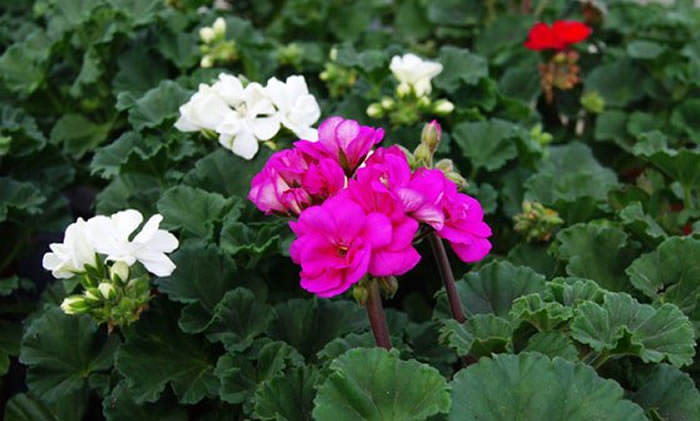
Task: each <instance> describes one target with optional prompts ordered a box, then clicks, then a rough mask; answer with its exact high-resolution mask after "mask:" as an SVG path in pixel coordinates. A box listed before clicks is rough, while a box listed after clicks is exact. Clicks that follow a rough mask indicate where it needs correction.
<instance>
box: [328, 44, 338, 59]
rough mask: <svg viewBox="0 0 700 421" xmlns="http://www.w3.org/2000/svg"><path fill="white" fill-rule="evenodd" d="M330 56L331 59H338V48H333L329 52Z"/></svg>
mask: <svg viewBox="0 0 700 421" xmlns="http://www.w3.org/2000/svg"><path fill="white" fill-rule="evenodd" d="M328 57H329V58H330V59H331V61H336V60H338V49H337V48H335V47H333V48H331V51H330V52H329V53H328Z"/></svg>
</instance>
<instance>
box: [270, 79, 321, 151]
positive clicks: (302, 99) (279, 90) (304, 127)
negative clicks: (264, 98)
mask: <svg viewBox="0 0 700 421" xmlns="http://www.w3.org/2000/svg"><path fill="white" fill-rule="evenodd" d="M265 92H266V93H267V95H268V96H269V97H270V99H271V100H272V102H273V103H274V104H275V105H276V106H277V108H278V110H279V116H280V121H281V122H282V124H283V125H284V126H285V127H286V128H288V129H289V130H291V131H292V132H294V134H295V135H297V136H299V138H301V139H306V140H311V141H316V140H318V131H317V130H316V129H314V128H313V127H311V126H312V125H313V124H314V123H316V122H317V121H318V119H319V118H320V117H321V108H320V107H319V106H318V103H317V102H316V98H314V96H313V95H311V94H309V88H308V87H307V86H306V80H305V79H304V76H289V77H288V78H287V80H286V83H283V82H282V81H280V80H278V79H277V78H274V77H273V78H271V79H270V80H268V81H267V86H266V87H265Z"/></svg>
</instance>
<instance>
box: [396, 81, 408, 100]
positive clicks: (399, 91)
mask: <svg viewBox="0 0 700 421" xmlns="http://www.w3.org/2000/svg"><path fill="white" fill-rule="evenodd" d="M410 93H411V87H410V86H409V85H408V83H399V86H397V87H396V95H397V96H398V97H399V98H403V97H405V96H407V95H408V94H410Z"/></svg>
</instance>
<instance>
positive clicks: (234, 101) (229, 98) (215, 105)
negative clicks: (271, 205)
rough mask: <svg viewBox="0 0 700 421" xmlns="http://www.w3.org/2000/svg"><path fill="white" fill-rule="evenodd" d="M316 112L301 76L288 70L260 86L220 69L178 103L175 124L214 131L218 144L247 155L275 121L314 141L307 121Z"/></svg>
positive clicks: (272, 129)
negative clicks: (283, 76)
mask: <svg viewBox="0 0 700 421" xmlns="http://www.w3.org/2000/svg"><path fill="white" fill-rule="evenodd" d="M319 117H321V109H320V108H319V106H318V103H317V102H316V98H314V96H313V95H311V94H310V93H309V89H308V87H307V85H306V80H305V79H304V77H303V76H289V77H288V78H287V80H286V81H285V82H282V81H280V80H278V79H276V78H274V77H273V78H271V79H270V80H268V81H267V85H266V86H265V87H263V86H262V85H260V84H259V83H256V82H251V83H248V85H247V86H245V87H243V83H242V82H241V80H240V79H239V78H237V77H235V76H232V75H228V74H225V73H221V74H219V78H218V80H217V81H216V82H215V83H214V84H213V85H211V86H210V85H207V84H204V83H202V84H200V85H199V90H198V91H197V93H195V94H194V95H193V96H192V97H191V98H190V99H189V101H188V102H187V103H185V104H184V105H182V106H181V107H180V118H179V119H178V120H177V122H176V123H175V127H176V128H177V129H178V130H180V131H183V132H194V131H200V130H206V131H213V132H216V133H217V134H218V136H219V143H221V145H223V146H224V147H225V148H227V149H230V150H231V151H232V152H233V153H235V154H236V155H238V156H241V157H242V158H244V159H252V158H253V157H254V156H255V154H256V153H257V152H258V149H259V146H258V142H259V141H266V140H270V139H271V138H272V137H274V136H275V135H276V134H277V132H278V131H279V129H280V125H283V126H284V127H286V128H288V129H289V130H291V131H292V132H294V134H295V135H297V136H298V137H299V138H301V139H306V140H311V141H316V140H317V139H318V133H317V131H316V129H314V128H313V127H312V125H313V124H314V123H316V121H318V119H319Z"/></svg>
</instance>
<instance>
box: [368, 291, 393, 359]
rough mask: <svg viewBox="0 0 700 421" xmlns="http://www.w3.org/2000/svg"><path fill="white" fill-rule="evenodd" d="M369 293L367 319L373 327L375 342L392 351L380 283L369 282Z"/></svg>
mask: <svg viewBox="0 0 700 421" xmlns="http://www.w3.org/2000/svg"><path fill="white" fill-rule="evenodd" d="M367 292H368V294H367V302H366V303H365V308H366V309H367V317H369V324H370V326H371V327H372V333H373V334H374V340H375V341H376V343H377V346H379V347H382V348H385V349H391V339H390V338H389V328H388V327H387V325H386V316H385V315H384V308H383V307H382V296H381V293H380V292H379V283H378V282H377V281H376V280H372V281H371V282H368V285H367Z"/></svg>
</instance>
